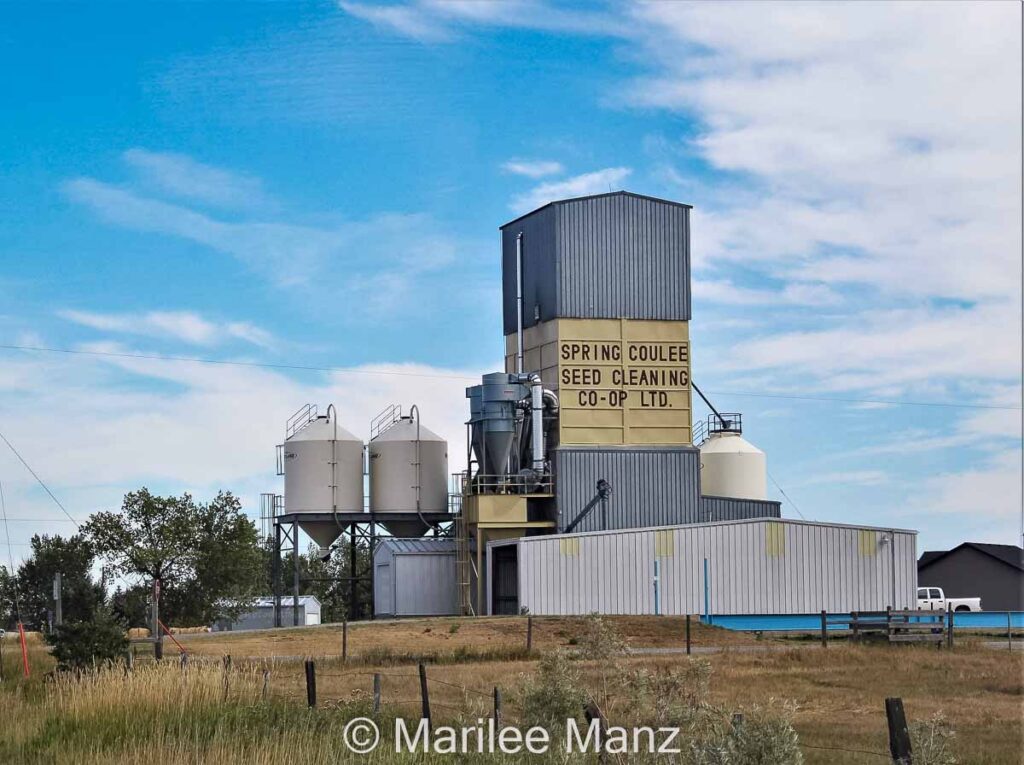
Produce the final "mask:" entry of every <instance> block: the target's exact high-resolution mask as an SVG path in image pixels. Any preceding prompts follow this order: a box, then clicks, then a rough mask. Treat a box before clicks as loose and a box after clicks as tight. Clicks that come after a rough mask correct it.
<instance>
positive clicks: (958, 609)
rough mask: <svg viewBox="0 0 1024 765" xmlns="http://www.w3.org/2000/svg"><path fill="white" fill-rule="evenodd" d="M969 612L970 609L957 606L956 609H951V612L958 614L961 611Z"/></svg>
mask: <svg viewBox="0 0 1024 765" xmlns="http://www.w3.org/2000/svg"><path fill="white" fill-rule="evenodd" d="M970 610H971V609H970V608H968V607H967V606H957V607H956V608H954V609H953V612H954V613H960V612H961V611H970Z"/></svg>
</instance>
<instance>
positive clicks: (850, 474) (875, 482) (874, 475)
mask: <svg viewBox="0 0 1024 765" xmlns="http://www.w3.org/2000/svg"><path fill="white" fill-rule="evenodd" d="M889 480H890V478H889V474H888V473H886V472H885V471H884V470H844V471H838V472H834V473H821V474H819V475H815V476H812V477H810V478H806V479H804V480H802V481H798V482H796V483H794V484H793V485H794V486H813V485H816V484H825V485H829V486H879V485H881V484H885V483H888V482H889Z"/></svg>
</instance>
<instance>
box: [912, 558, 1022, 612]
mask: <svg viewBox="0 0 1024 765" xmlns="http://www.w3.org/2000/svg"><path fill="white" fill-rule="evenodd" d="M917 584H918V586H919V587H941V588H942V589H943V590H944V591H945V593H946V597H947V598H973V597H980V598H981V607H982V609H983V610H985V611H1024V549H1022V548H1020V547H1017V546H1016V545H990V544H985V543H983V542H964V543H963V544H961V545H958V546H957V547H954V548H953V549H952V550H945V551H940V550H932V551H928V552H926V553H924V554H923V555H922V556H921V558H920V560H918V562H917Z"/></svg>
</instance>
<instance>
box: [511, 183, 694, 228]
mask: <svg viewBox="0 0 1024 765" xmlns="http://www.w3.org/2000/svg"><path fill="white" fill-rule="evenodd" d="M618 196H622V197H634V198H635V199H646V200H648V201H650V202H660V203H662V204H666V205H675V206H676V207H685V208H686V209H687V210H692V209H693V205H688V204H686V203H684V202H674V201H672V200H671V199H662V198H661V197H652V196H648V195H647V194H637V193H635V192H632V191H625V190H623V189H620V190H619V191H609V192H606V193H604V194H587V195H586V196H582V197H569V198H568V199H554V200H552V201H550V202H548V203H547V204H544V205H541V206H540V207H538V208H537V209H536V210H530V212H528V213H524V214H523V215H520V216H519V217H518V218H513V219H512V220H510V221H509V222H508V223H505V224H503V225H501V226H498V228H507V227H508V226H511V225H512V224H513V223H517V222H519V221H521V220H522V219H523V218H529V217H530V216H531V215H533V214H534V213H538V212H540V211H541V210H543V209H545V208H548V207H551V206H552V205H564V204H568V203H570V202H582V201H583V200H584V199H602V198H603V197H618Z"/></svg>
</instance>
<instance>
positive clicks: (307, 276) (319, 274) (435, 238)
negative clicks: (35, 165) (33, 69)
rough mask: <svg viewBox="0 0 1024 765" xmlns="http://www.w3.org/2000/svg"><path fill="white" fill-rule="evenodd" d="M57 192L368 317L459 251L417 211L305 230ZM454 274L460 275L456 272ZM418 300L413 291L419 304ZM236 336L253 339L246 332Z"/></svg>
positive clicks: (94, 193)
mask: <svg viewBox="0 0 1024 765" xmlns="http://www.w3.org/2000/svg"><path fill="white" fill-rule="evenodd" d="M63 190H64V192H65V194H66V195H67V196H68V197H69V198H70V199H71V200H73V201H74V202H76V203H78V204H81V205H82V206H84V207H86V208H87V209H89V210H91V211H92V212H93V213H94V214H96V215H97V216H98V217H100V218H101V219H103V220H104V221H107V222H108V223H111V224H113V225H117V226H121V227H124V228H129V229H133V230H136V231H146V232H151V233H155V234H163V235H168V236H173V237H178V238H181V239H186V240H188V241H191V242H196V243H198V244H201V245H203V246H205V247H209V248H210V249H212V250H214V251H217V252H220V253H224V254H227V255H230V256H231V257H233V258H236V259H237V260H238V261H240V262H242V263H244V264H246V265H247V266H249V267H250V268H252V269H253V270H254V271H255V272H257V273H258V274H260V275H262V276H264V277H266V278H267V279H269V280H270V281H272V282H273V283H274V284H275V285H277V286H279V287H282V288H293V287H302V288H304V289H307V290H309V291H310V297H312V293H313V292H315V291H316V290H320V291H322V290H323V289H324V285H325V284H327V283H331V284H334V285H335V287H334V289H335V290H337V293H336V294H334V295H332V299H331V303H332V304H333V303H336V301H337V299H338V298H340V297H341V296H342V294H345V295H347V296H348V298H349V299H350V300H351V301H352V302H353V303H354V304H359V305H360V306H361V312H362V313H363V314H366V315H370V316H379V315H381V314H382V313H384V312H389V311H390V312H397V311H398V309H408V310H412V309H413V308H414V307H415V304H414V303H412V302H410V297H411V293H412V291H413V290H414V288H415V287H416V286H417V285H420V286H422V285H423V284H424V283H425V282H424V280H425V279H428V278H430V277H434V276H439V275H440V274H442V273H447V274H449V275H451V273H450V269H451V267H452V266H453V264H454V263H455V261H456V258H457V254H458V253H459V252H460V251H461V250H462V249H463V248H464V247H465V246H466V244H465V242H463V241H461V240H460V239H458V238H456V237H455V236H453V235H452V234H451V233H449V232H448V231H447V230H446V229H445V227H443V226H441V225H439V224H438V223H437V222H436V221H435V220H434V219H433V218H432V217H431V216H429V215H425V214H422V213H380V214H377V215H375V216H373V217H371V218H368V219H364V220H347V221H343V222H340V223H337V224H336V225H334V226H324V225H317V226H310V225H305V224H302V223H291V222H282V221H278V220H263V219H260V218H257V219H254V220H226V219H224V218H222V217H219V216H217V215H215V214H212V213H210V212H207V211H203V210H198V209H195V208H193V207H190V206H188V205H185V204H181V203H178V202H169V201H166V200H164V199H159V198H155V197H152V196H147V195H145V194H144V193H142V192H141V191H139V190H137V189H135V188H133V187H124V186H117V185H114V184H111V183H106V182H104V181H99V180H96V179H94V178H76V179H73V180H70V181H68V182H66V183H65V184H64V185H63ZM460 273H462V274H463V275H465V274H468V271H467V269H466V268H465V267H463V268H462V269H461V270H460ZM328 277H330V278H328ZM467 278H469V277H467ZM468 289H470V288H467V290H468ZM423 298H424V295H423V294H422V293H421V294H420V296H419V300H421V301H422V300H423ZM395 315H397V313H396V314H395ZM236 334H237V336H238V337H243V336H244V335H246V334H248V335H249V336H250V337H255V336H256V335H255V333H254V332H253V331H252V330H251V329H240V330H238V331H237V332H236Z"/></svg>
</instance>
